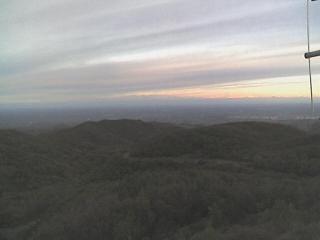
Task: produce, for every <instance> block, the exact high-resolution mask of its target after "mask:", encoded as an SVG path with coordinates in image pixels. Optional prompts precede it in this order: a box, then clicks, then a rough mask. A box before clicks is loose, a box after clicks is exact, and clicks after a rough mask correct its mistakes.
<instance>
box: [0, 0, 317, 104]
mask: <svg viewBox="0 0 320 240" xmlns="http://www.w3.org/2000/svg"><path fill="white" fill-rule="evenodd" d="M319 9H320V6H319V4H314V7H313V10H312V13H313V14H312V15H313V22H312V23H313V26H315V27H316V22H319V20H320V16H319V15H317V14H315V13H316V12H317V11H319ZM303 10H304V4H303V2H302V1H300V0H284V1H281V2H279V1H276V0H269V1H263V2H261V1H253V0H244V1H242V2H241V4H239V1H236V0H231V1H218V0H202V1H193V0H184V1H182V0H155V1H147V0H135V1H132V0H130V1H129V0H119V1H109V0H107V1H102V0H92V1H89V0H64V1H62V0H55V1H53V0H48V1H41V2H39V1H36V0H29V1H27V0H19V1H18V0H12V1H4V8H3V9H2V10H0V11H1V14H0V16H1V17H0V29H1V32H3V33H5V34H4V35H3V36H4V37H1V39H0V54H1V58H0V61H1V64H0V87H1V91H0V96H1V99H2V102H6V101H7V102H10V101H18V99H19V101H20V100H21V99H23V96H27V97H26V99H25V100H26V101H27V100H28V101H35V102H37V101H43V102H48V103H50V102H54V93H55V92H56V93H59V94H57V100H58V99H59V101H63V99H65V101H72V99H73V98H72V96H74V102H75V103H76V102H77V101H78V100H79V97H80V98H81V96H82V97H83V99H90V98H92V99H95V98H99V96H101V97H102V96H104V97H114V96H121V95H125V94H129V95H130V94H132V93H135V92H141V91H146V92H150V91H161V92H162V91H174V89H173V88H183V87H194V88H199V87H201V86H205V85H208V84H209V85H212V84H213V86H214V85H215V84H224V83H228V84H232V83H233V82H239V81H248V80H252V81H259V79H261V81H263V79H266V78H279V77H288V76H291V77H296V76H302V78H301V81H303V76H304V75H305V74H306V71H305V61H304V59H303V58H302V54H303V52H304V51H305V19H304V17H305V16H304V12H303ZM314 32H315V33H316V34H314V35H313V36H312V40H313V41H314V42H317V41H318V40H319V39H320V35H319V31H314ZM316 66H318V65H316ZM315 72H316V73H317V72H319V69H318V68H317V69H315ZM283 81H284V82H285V78H284V80H283ZM289 85H290V84H289ZM289 85H288V86H289ZM172 89H173V90H172ZM288 89H289V90H288V91H290V88H288ZM294 91H295V90H294ZM40 93H41V94H40ZM49 94H51V97H50V98H46V96H48V95H49ZM79 94H80V95H79ZM288 95H290V96H291V95H292V94H290V93H288ZM300 95H303V93H301V94H300ZM6 99H7V100H6Z"/></svg>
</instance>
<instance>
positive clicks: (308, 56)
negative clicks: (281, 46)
mask: <svg viewBox="0 0 320 240" xmlns="http://www.w3.org/2000/svg"><path fill="white" fill-rule="evenodd" d="M309 1H310V0H307V38H308V39H307V40H308V52H307V53H305V55H304V57H305V58H306V59H308V67H309V81H310V98H311V114H312V116H314V100H313V85H312V71H311V58H314V57H319V56H320V50H319V51H314V52H311V49H310V3H309ZM311 1H312V2H314V1H317V0H311Z"/></svg>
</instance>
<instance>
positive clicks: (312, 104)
mask: <svg viewBox="0 0 320 240" xmlns="http://www.w3.org/2000/svg"><path fill="white" fill-rule="evenodd" d="M307 38H308V53H309V52H310V20H309V0H307ZM308 65H309V80H310V97H311V114H312V117H313V116H314V101H313V85H312V72H311V59H310V58H308Z"/></svg>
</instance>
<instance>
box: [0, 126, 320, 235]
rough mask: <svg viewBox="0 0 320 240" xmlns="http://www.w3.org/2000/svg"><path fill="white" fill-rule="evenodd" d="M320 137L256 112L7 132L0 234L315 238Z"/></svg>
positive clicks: (319, 215) (1, 157)
mask: <svg viewBox="0 0 320 240" xmlns="http://www.w3.org/2000/svg"><path fill="white" fill-rule="evenodd" d="M319 186H320V135H318V134H313V135H312V134H310V133H307V132H303V131H300V130H297V129H295V128H292V127H289V126H286V125H278V124H270V123H257V122H242V123H229V124H221V125H213V126H209V127H208V126H206V127H195V128H183V127H179V126H175V125H170V124H162V123H146V122H142V121H134V120H117V121H109V120H104V121H101V122H86V123H83V124H81V125H78V126H76V127H73V128H68V129H62V130H55V131H52V132H47V133H42V134H38V135H29V134H26V133H21V132H18V131H15V130H0V239H1V240H4V239H5V240H7V239H8V240H11V239H12V240H13V239H18V240H19V239H21V240H25V239H26V240H29V239H30V240H31V239H36V240H38V239H39V240H43V239H44V240H47V239H48V240H56V239H59V240H60V239H61V240H88V239H90V240H91V239H92V240H95V239H97V240H102V239H108V240H182V239H183V240H189V239H190V240H207V239H208V240H209V239H210V240H211V239H217V240H220V239H221V240H238V239H239V240H254V239H259V240H270V239H272V240H273V239H275V240H289V239H290V240H292V239H294V240H304V239H308V240H318V239H320V201H319V199H320V188H319Z"/></svg>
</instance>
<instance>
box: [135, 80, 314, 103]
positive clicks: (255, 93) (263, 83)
mask: <svg viewBox="0 0 320 240" xmlns="http://www.w3.org/2000/svg"><path fill="white" fill-rule="evenodd" d="M317 77H319V76H317ZM316 89H317V84H315V90H316ZM130 96H140V97H176V98H197V99H223V98H225V99H241V98H272V97H276V98H306V97H309V85H308V82H307V81H306V79H305V77H303V76H302V77H283V78H271V79H263V80H255V81H243V82H237V83H235V82H232V83H230V84H215V85H206V86H201V87H198V86H197V87H188V88H177V89H168V90H155V91H141V92H135V93H133V94H130ZM315 96H317V94H315Z"/></svg>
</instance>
